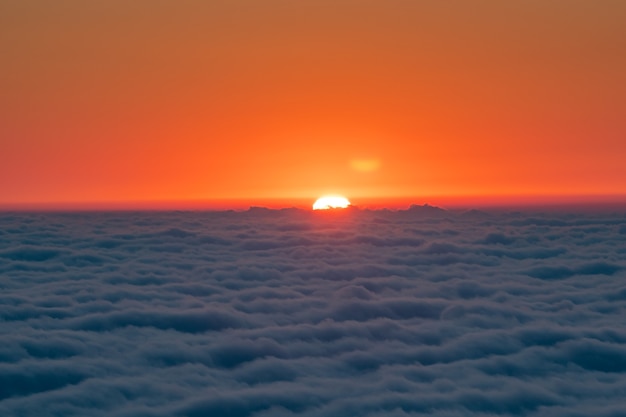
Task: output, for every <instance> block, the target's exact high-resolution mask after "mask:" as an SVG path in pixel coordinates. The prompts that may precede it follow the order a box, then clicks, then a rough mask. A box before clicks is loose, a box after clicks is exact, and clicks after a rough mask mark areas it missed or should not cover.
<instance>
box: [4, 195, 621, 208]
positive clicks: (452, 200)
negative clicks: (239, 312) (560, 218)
mask: <svg viewBox="0 0 626 417" xmlns="http://www.w3.org/2000/svg"><path fill="white" fill-rule="evenodd" d="M315 199H316V198H306V197H298V198H283V197H270V198H217V199H162V200H157V199H155V200H134V201H133V200H116V201H36V202H32V201H31V202H0V212H46V211H228V210H235V211H245V210H249V209H250V208H253V207H260V208H268V209H289V208H297V209H308V210H310V209H312V204H313V202H314V201H315ZM423 205H429V206H433V207H439V208H444V209H495V210H498V209H521V208H568V207H569V208H626V194H594V195H590V194H578V195H576V194H572V195H545V194H526V195H522V194H520V195H457V196H452V195H445V196H444V195H440V196H422V197H418V196H414V197H362V198H354V199H351V206H352V207H355V208H359V209H394V210H401V209H403V208H404V209H408V208H409V207H411V206H423Z"/></svg>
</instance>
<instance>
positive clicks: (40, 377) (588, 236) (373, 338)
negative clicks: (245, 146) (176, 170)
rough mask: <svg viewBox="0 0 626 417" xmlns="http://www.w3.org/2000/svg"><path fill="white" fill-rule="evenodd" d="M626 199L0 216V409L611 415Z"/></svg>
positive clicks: (625, 274) (623, 298) (624, 336)
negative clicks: (585, 203) (610, 204)
mask: <svg viewBox="0 0 626 417" xmlns="http://www.w3.org/2000/svg"><path fill="white" fill-rule="evenodd" d="M625 267H626V216H625V215H624V213H618V214H609V213H599V212H598V213H582V212H581V213H570V214H566V213H558V212H551V213H544V214H541V213H538V212H531V211H527V212H507V213H504V212H487V213H485V212H479V211H467V212H446V211H443V210H440V209H437V208H433V207H413V208H411V209H410V210H404V211H388V210H380V211H368V210H357V209H350V210H345V211H332V212H310V211H308V210H296V209H288V210H267V209H261V208H253V209H250V210H248V211H244V212H233V211H228V212H162V213H160V212H136V213H130V212H128V213H124V212H118V213H116V212H110V213H0V415H1V416H36V417H45V416H86V415H89V416H234V417H240V416H255V417H267V416H287V417H289V416H408V415H432V416H447V417H452V416H500V415H532V416H581V417H582V416H584V417H587V416H596V417H601V416H624V415H626V270H625V269H624V268H625Z"/></svg>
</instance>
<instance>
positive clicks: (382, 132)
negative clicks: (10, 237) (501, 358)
mask: <svg viewBox="0 0 626 417" xmlns="http://www.w3.org/2000/svg"><path fill="white" fill-rule="evenodd" d="M624 22H626V2H625V1H623V0H614V1H608V0H598V1H588V0H552V1H547V0H524V1H515V0H512V1H502V0H485V1H466V0H462V1H461V0H451V1H435V0H431V1H419V0H385V1H371V0H350V1H346V0H332V1H330V0H315V1H309V0H298V1H292V0H264V1H257V0H224V1H217V0H215V1H207V0H177V1H155V0H134V1H127V0H106V1H104V0H103V1H83V0H81V1H78V0H77V1H64V0H59V1H54V2H51V1H45V0H33V1H30V0H0V56H1V57H2V58H1V59H2V65H1V66H0V92H1V93H0V204H5V205H6V204H26V203H35V202H39V203H52V202H111V201H118V202H119V201H154V200H214V199H243V200H246V199H249V200H251V201H252V200H264V199H272V198H280V199H286V200H289V199H296V198H315V197H317V196H319V195H320V194H323V193H328V192H335V193H341V194H345V195H347V196H348V197H351V198H357V199H358V198H361V199H368V198H383V199H385V198H392V197H393V198H395V197H421V196H437V195H439V196H444V195H445V196H472V195H483V196H484V195H491V196H496V197H498V196H500V197H503V196H511V195H513V196H514V195H572V194H580V195H582V194H594V195H599V194H622V195H623V194H626V163H625V162H624V161H625V157H626V116H625V115H626V53H625V51H626V24H624Z"/></svg>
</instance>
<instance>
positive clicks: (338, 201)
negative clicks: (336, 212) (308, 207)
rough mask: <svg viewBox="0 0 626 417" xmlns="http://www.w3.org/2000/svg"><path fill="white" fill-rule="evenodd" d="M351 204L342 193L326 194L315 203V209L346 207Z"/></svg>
mask: <svg viewBox="0 0 626 417" xmlns="http://www.w3.org/2000/svg"><path fill="white" fill-rule="evenodd" d="M349 205H350V201H348V199H347V198H345V197H342V196H340V195H325V196H323V197H320V198H318V199H317V200H316V201H315V203H313V210H327V209H331V208H346V207H348V206H349Z"/></svg>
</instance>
